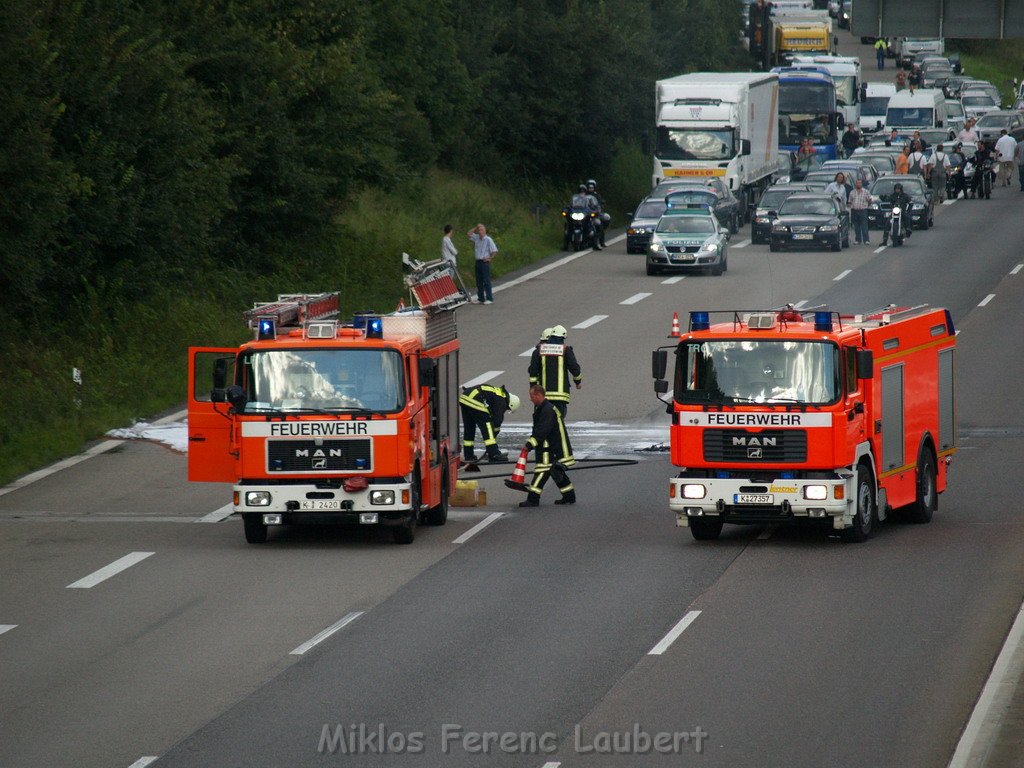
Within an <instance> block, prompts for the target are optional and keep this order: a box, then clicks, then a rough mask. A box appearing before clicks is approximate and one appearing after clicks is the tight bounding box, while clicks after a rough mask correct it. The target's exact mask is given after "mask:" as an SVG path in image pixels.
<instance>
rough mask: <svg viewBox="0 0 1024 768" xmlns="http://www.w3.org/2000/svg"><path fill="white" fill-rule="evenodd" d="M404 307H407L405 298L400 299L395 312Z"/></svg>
mask: <svg viewBox="0 0 1024 768" xmlns="http://www.w3.org/2000/svg"><path fill="white" fill-rule="evenodd" d="M403 309H405V299H399V300H398V306H397V307H395V312H401V311H402V310H403Z"/></svg>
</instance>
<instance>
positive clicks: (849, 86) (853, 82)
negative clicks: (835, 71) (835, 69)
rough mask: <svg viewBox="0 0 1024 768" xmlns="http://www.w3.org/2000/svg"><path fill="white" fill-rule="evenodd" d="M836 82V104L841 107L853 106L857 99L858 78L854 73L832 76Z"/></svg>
mask: <svg viewBox="0 0 1024 768" xmlns="http://www.w3.org/2000/svg"><path fill="white" fill-rule="evenodd" d="M832 80H833V81H834V82H835V84H836V104H838V105H839V106H841V107H852V106H853V105H854V104H855V103H856V101H857V99H856V95H857V79H856V77H854V76H853V75H842V76H836V75H833V76H832Z"/></svg>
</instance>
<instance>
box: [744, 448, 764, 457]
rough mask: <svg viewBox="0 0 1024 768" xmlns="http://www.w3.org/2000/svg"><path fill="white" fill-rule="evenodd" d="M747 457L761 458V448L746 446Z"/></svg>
mask: <svg viewBox="0 0 1024 768" xmlns="http://www.w3.org/2000/svg"><path fill="white" fill-rule="evenodd" d="M747 458H748V459H760V458H762V456H761V449H760V448H747Z"/></svg>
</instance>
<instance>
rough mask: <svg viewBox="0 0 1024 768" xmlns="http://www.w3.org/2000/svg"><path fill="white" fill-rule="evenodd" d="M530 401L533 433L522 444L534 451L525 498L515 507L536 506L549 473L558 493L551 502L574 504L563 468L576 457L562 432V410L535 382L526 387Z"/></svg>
mask: <svg viewBox="0 0 1024 768" xmlns="http://www.w3.org/2000/svg"><path fill="white" fill-rule="evenodd" d="M530 402H532V403H533V406H534V407H533V432H532V433H531V434H530V439H529V440H527V441H526V447H527V449H532V450H533V451H534V455H535V460H536V465H535V466H534V470H533V483H531V485H530V486H529V489H528V490H529V493H528V494H527V496H526V501H523V502H520V504H519V506H520V507H538V506H540V495H541V493H542V492H543V490H544V484H545V483H546V482H547V481H548V476H549V475H550V476H551V477H553V478H554V479H555V485H556V486H558V490H559V491H561V492H562V498H560V499H558V500H557V501H556V502H555V504H575V503H576V489H575V488H573V484H572V482H571V481H570V480H569V476H568V475H567V474H566V472H565V469H566V467H571V466H572V465H573V464H575V463H576V459H575V458H573V455H572V445H571V444H570V443H569V435H568V433H566V431H565V422H564V421H563V420H562V413H561V411H560V410H559V409H558V408H556V407H555V404H554V403H552V402H551V400H549V399H548V398H547V397H546V393H545V391H544V387H542V386H540V385H539V384H534V385H533V386H532V387H530Z"/></svg>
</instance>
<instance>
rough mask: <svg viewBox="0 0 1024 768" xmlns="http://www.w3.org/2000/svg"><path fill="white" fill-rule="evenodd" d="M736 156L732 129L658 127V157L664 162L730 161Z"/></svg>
mask: <svg viewBox="0 0 1024 768" xmlns="http://www.w3.org/2000/svg"><path fill="white" fill-rule="evenodd" d="M735 154H736V150H735V143H734V141H733V132H732V129H731V128H725V129H722V130H710V129H707V128H668V127H666V126H664V125H661V126H658V157H659V158H661V159H662V160H729V159H731V158H732V157H733V156H734V155H735Z"/></svg>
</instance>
